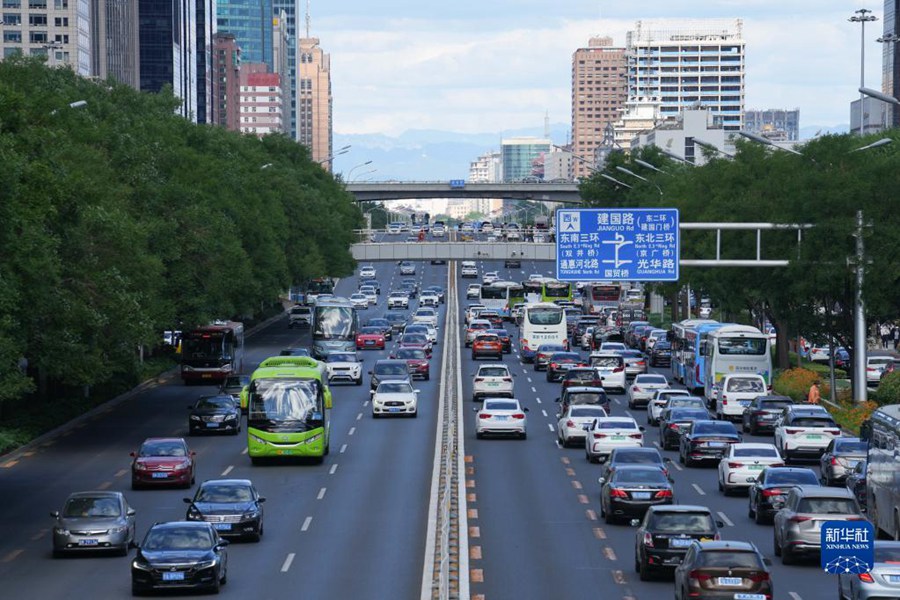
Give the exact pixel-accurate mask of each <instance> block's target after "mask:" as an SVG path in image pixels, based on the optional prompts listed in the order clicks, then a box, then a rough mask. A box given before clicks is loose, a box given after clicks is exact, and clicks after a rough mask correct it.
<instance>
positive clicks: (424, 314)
mask: <svg viewBox="0 0 900 600" xmlns="http://www.w3.org/2000/svg"><path fill="white" fill-rule="evenodd" d="M437 320H438V314H437V309H434V308H431V307H428V306H422V307H420V308H418V309H417V310H416V312H415V313H413V316H412V322H413V323H425V324H427V325H431V326H432V327H437Z"/></svg>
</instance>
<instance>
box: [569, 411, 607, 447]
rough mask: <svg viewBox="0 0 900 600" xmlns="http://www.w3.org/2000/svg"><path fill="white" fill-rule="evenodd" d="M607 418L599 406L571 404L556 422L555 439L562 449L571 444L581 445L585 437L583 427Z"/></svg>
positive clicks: (585, 433)
mask: <svg viewBox="0 0 900 600" xmlns="http://www.w3.org/2000/svg"><path fill="white" fill-rule="evenodd" d="M608 416H609V415H607V414H606V411H605V410H603V407H601V406H591V405H590V404H571V405H569V407H568V408H567V409H566V412H565V413H563V414H562V416H560V418H559V421H557V422H556V439H557V440H559V444H560V446H563V447H566V446H569V445H572V444H578V445H579V446H580V445H583V444H584V438H585V436H586V435H587V432H586V431H585V430H584V428H585V426H586V425H590V424H591V423H593V422H594V419H600V418H603V417H608Z"/></svg>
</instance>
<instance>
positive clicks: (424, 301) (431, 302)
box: [419, 292, 441, 308]
mask: <svg viewBox="0 0 900 600" xmlns="http://www.w3.org/2000/svg"><path fill="white" fill-rule="evenodd" d="M440 303H441V297H440V296H438V295H437V292H422V293H421V294H420V295H419V306H433V307H435V308H437V306H438V305H439V304H440Z"/></svg>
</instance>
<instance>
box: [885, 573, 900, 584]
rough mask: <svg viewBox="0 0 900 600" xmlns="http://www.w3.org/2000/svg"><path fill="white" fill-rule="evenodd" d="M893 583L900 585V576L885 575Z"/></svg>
mask: <svg viewBox="0 0 900 600" xmlns="http://www.w3.org/2000/svg"><path fill="white" fill-rule="evenodd" d="M885 577H887V580H888V581H889V582H891V583H900V575H885Z"/></svg>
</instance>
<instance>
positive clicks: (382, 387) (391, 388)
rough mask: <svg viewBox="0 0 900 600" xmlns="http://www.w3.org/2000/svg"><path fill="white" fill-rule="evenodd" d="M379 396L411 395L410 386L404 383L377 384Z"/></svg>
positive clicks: (387, 382) (388, 382)
mask: <svg viewBox="0 0 900 600" xmlns="http://www.w3.org/2000/svg"><path fill="white" fill-rule="evenodd" d="M376 391H377V393H379V394H411V393H412V386H411V385H410V384H408V383H406V382H404V381H386V382H384V383H379V384H378V389H377V390H376Z"/></svg>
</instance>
